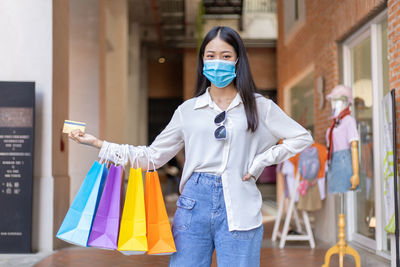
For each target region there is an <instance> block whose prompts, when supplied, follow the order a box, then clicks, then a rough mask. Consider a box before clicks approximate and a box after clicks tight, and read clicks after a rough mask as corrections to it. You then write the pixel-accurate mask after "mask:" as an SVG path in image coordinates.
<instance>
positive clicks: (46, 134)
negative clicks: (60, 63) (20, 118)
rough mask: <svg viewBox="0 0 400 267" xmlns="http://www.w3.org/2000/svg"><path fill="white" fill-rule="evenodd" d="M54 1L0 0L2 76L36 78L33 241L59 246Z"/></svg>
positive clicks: (37, 244)
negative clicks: (56, 242)
mask: <svg viewBox="0 0 400 267" xmlns="http://www.w3.org/2000/svg"><path fill="white" fill-rule="evenodd" d="M52 8H53V5H52V1H51V0H40V1H31V0H19V1H15V0H2V1H0V80H2V81H34V82H35V83H36V109H35V145H34V150H35V151H34V183H33V188H34V193H33V225H32V246H33V249H34V250H40V251H46V250H52V249H53V190H54V189H53V187H54V179H53V175H52V164H51V163H52V50H53V33H52V30H53V28H52V22H53V17H52V16H53V13H52Z"/></svg>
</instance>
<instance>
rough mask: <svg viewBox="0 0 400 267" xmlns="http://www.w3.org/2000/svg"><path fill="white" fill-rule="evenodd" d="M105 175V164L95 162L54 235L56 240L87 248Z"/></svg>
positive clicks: (106, 172)
mask: <svg viewBox="0 0 400 267" xmlns="http://www.w3.org/2000/svg"><path fill="white" fill-rule="evenodd" d="M107 175H108V169H107V167H106V164H101V163H99V162H98V161H95V162H94V164H93V165H92V167H91V168H90V170H89V172H88V174H87V175H86V178H85V180H84V181H83V183H82V185H81V187H80V188H79V191H78V193H77V194H76V196H75V199H74V201H73V202H72V205H71V207H70V208H69V210H68V212H67V215H65V218H64V221H63V223H62V224H61V226H60V229H59V230H58V233H57V235H56V236H57V237H58V238H60V239H62V240H64V241H66V242H69V243H72V244H75V245H80V246H84V247H86V246H87V242H88V239H89V234H90V230H91V228H92V223H93V219H94V217H95V215H96V210H97V207H98V204H99V200H100V197H101V194H102V191H103V187H104V181H105V179H106V177H107Z"/></svg>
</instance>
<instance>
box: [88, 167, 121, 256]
mask: <svg viewBox="0 0 400 267" xmlns="http://www.w3.org/2000/svg"><path fill="white" fill-rule="evenodd" d="M123 174H124V169H123V167H122V166H115V165H114V164H111V167H110V170H109V172H108V176H107V180H106V182H105V185H104V189H103V194H102V195H101V198H100V202H99V207H98V209H97V212H96V216H95V218H94V220H93V225H92V229H91V231H90V235H89V240H88V246H90V247H98V248H105V249H117V241H118V231H119V220H120V210H121V190H122V180H123Z"/></svg>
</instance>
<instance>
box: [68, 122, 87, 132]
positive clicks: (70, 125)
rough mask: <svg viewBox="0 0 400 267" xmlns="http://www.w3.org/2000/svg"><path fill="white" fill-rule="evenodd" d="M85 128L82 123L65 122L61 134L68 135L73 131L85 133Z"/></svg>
mask: <svg viewBox="0 0 400 267" xmlns="http://www.w3.org/2000/svg"><path fill="white" fill-rule="evenodd" d="M85 128H86V123H84V122H79V121H70V120H65V121H64V127H63V133H70V132H72V131H73V130H75V129H79V130H81V131H82V132H85Z"/></svg>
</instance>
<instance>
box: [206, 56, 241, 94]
mask: <svg viewBox="0 0 400 267" xmlns="http://www.w3.org/2000/svg"><path fill="white" fill-rule="evenodd" d="M236 62H237V60H236ZM236 62H233V61H227V60H219V59H213V60H204V67H203V75H204V76H206V77H207V79H208V80H209V81H210V82H211V83H212V84H214V85H215V86H216V87H218V88H223V87H226V86H228V85H229V84H230V83H231V82H232V81H233V79H235V77H236V73H235V65H236Z"/></svg>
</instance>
